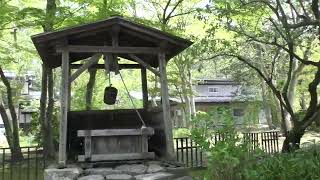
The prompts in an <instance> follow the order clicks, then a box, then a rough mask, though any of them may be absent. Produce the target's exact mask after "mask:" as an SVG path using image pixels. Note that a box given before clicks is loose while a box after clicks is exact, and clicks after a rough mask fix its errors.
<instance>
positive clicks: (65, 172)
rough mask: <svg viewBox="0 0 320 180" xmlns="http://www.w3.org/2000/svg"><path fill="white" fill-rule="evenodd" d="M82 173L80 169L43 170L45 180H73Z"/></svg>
mask: <svg viewBox="0 0 320 180" xmlns="http://www.w3.org/2000/svg"><path fill="white" fill-rule="evenodd" d="M81 173H82V169H80V168H64V169H56V168H50V169H45V171H44V179H45V180H75V179H76V178H77V177H78V176H79V175H80V174H81Z"/></svg>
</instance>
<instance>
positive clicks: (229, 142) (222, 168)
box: [191, 109, 256, 180]
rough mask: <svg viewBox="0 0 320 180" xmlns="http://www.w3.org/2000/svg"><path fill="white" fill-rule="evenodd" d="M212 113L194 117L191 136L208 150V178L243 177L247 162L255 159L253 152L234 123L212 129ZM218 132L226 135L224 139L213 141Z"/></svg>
mask: <svg viewBox="0 0 320 180" xmlns="http://www.w3.org/2000/svg"><path fill="white" fill-rule="evenodd" d="M228 113H230V112H228V109H221V110H220V114H228ZM211 118H212V114H211V115H210V114H208V113H203V112H201V113H198V114H197V116H196V118H194V119H193V122H192V124H193V128H192V129H191V136H192V138H193V139H194V140H195V142H196V143H197V144H199V145H200V147H201V148H202V149H203V151H205V152H207V158H208V171H207V172H206V179H214V180H215V179H217V180H220V179H225V180H229V179H230V180H234V179H240V178H241V172H242V170H243V168H244V167H245V166H246V164H245V163H247V162H250V161H252V160H254V159H255V157H256V156H255V155H254V154H253V153H251V152H250V153H249V148H248V144H246V143H244V142H243V141H242V139H241V138H240V137H239V136H238V134H237V133H236V131H235V129H234V127H233V125H232V123H227V124H226V126H225V127H223V128H221V129H219V130H217V131H213V130H212V122H213V121H212V119H211ZM216 133H219V134H221V135H222V136H224V138H225V139H224V140H223V141H219V142H216V143H215V142H213V141H212V139H214V135H215V134H216Z"/></svg>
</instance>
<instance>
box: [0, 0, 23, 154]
mask: <svg viewBox="0 0 320 180" xmlns="http://www.w3.org/2000/svg"><path fill="white" fill-rule="evenodd" d="M0 11H1V12H3V13H1V15H0V29H1V32H0V37H2V36H3V34H4V32H3V31H4V30H14V33H16V30H15V27H14V24H13V22H14V21H15V17H17V12H18V8H17V7H15V6H12V5H10V4H9V3H8V2H7V1H1V2H0ZM14 37H15V38H14V43H12V44H11V47H10V48H13V49H16V47H17V44H16V34H14ZM1 49H6V48H1ZM1 54H2V59H1V65H0V78H1V81H2V83H3V84H4V86H5V91H6V92H5V95H6V96H7V98H6V100H7V104H8V109H9V113H10V116H9V115H8V114H7V111H6V108H5V106H4V104H3V97H1V101H0V115H1V117H2V119H3V123H4V126H5V132H6V138H7V142H8V145H9V147H10V150H11V153H12V158H13V159H15V160H18V159H23V155H22V153H21V148H20V141H19V128H18V117H17V113H16V110H15V107H16V104H15V102H14V100H13V94H12V87H11V84H10V82H9V80H8V78H7V77H6V76H5V74H4V72H3V66H6V65H7V64H9V63H10V62H15V61H14V57H9V55H8V54H7V52H5V51H1ZM5 56H8V57H7V58H5ZM8 61H9V62H8ZM9 117H10V118H9Z"/></svg>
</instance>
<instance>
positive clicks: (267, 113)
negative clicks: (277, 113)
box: [261, 81, 275, 129]
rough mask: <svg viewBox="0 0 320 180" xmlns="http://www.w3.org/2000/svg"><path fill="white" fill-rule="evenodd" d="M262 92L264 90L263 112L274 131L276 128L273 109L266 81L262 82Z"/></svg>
mask: <svg viewBox="0 0 320 180" xmlns="http://www.w3.org/2000/svg"><path fill="white" fill-rule="evenodd" d="M261 90H262V104H263V110H264V113H265V116H266V120H267V123H268V126H269V129H274V128H275V126H274V125H273V123H272V117H271V108H270V106H269V102H268V98H267V96H268V91H267V87H266V85H265V82H264V81H262V82H261Z"/></svg>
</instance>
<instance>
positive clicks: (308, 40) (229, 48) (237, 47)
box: [208, 0, 320, 151]
mask: <svg viewBox="0 0 320 180" xmlns="http://www.w3.org/2000/svg"><path fill="white" fill-rule="evenodd" d="M208 12H210V13H214V14H215V15H216V16H217V17H218V18H212V19H210V20H209V21H210V23H211V25H212V28H211V29H210V31H209V32H210V37H209V41H210V43H211V45H213V46H212V47H213V49H212V50H213V52H214V55H213V56H212V58H217V57H225V58H231V59H236V60H238V61H240V62H242V63H244V64H245V65H246V66H248V67H250V68H251V69H252V70H254V71H255V72H256V73H257V74H258V75H259V76H260V77H261V78H262V79H263V80H264V82H265V83H266V84H267V85H268V87H269V88H270V90H271V92H272V93H273V95H274V96H275V97H276V98H277V100H278V102H279V104H280V109H281V114H282V124H283V129H284V131H285V134H286V139H285V141H284V145H283V151H291V150H295V149H297V148H298V147H299V144H300V139H301V137H302V136H303V134H304V132H305V130H306V128H307V127H308V126H310V124H311V123H312V122H314V121H315V119H316V117H317V116H318V114H319V102H318V93H317V86H318V84H319V82H320V64H319V62H318V61H317V59H318V58H317V54H318V52H317V50H318V43H319V31H318V29H319V2H318V1H317V0H313V1H311V2H301V1H286V2H284V1H280V0H277V1H264V0H261V1H260V0H259V1H228V2H226V1H215V2H214V3H212V4H211V6H208ZM218 28H222V29H224V30H225V31H226V32H227V33H229V37H228V38H225V37H218V36H217V33H216V32H217V29H218ZM261 54H262V55H263V56H261ZM261 57H263V59H261ZM305 66H309V67H312V68H313V73H314V77H313V78H312V79H311V81H310V82H309V85H308V94H309V96H310V101H309V106H308V108H307V109H306V113H305V115H304V116H303V117H300V116H298V115H297V114H296V112H295V109H294V101H293V99H294V97H295V95H296V94H295V91H296V86H297V82H298V81H297V80H298V78H299V75H300V73H301V71H302V70H303V68H304V67H305ZM277 72H280V74H281V75H283V76H282V78H281V79H280V80H277V81H276V82H275V81H274V80H275V79H274V77H275V74H276V73H277ZM287 116H288V117H289V119H287ZM288 120H289V121H288ZM287 132H288V133H287Z"/></svg>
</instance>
